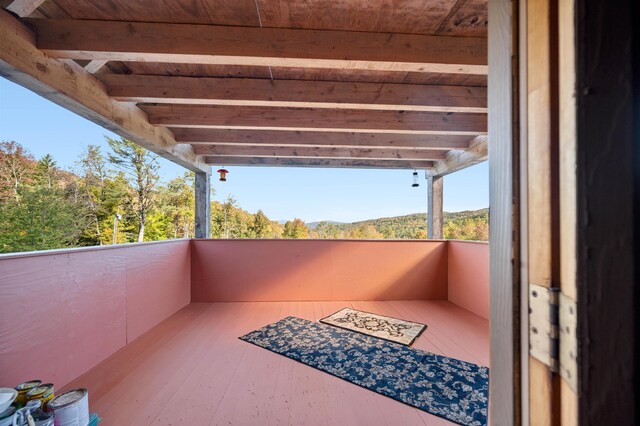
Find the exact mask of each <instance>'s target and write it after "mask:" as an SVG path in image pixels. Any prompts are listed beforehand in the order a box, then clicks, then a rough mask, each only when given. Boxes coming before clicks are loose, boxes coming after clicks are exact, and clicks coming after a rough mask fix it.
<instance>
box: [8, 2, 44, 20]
mask: <svg viewBox="0 0 640 426" xmlns="http://www.w3.org/2000/svg"><path fill="white" fill-rule="evenodd" d="M42 3H44V0H14V1H12V2H11V4H10V5H9V6H7V10H8V11H11V12H13V13H15V14H16V15H18V16H19V17H21V18H26V17H27V16H29V15H31V14H32V13H33V12H34V11H35V10H36V9H37V8H39V7H40V5H41V4H42Z"/></svg>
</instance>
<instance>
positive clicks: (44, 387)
mask: <svg viewBox="0 0 640 426" xmlns="http://www.w3.org/2000/svg"><path fill="white" fill-rule="evenodd" d="M52 390H53V383H44V384H41V385H38V386H36V387H34V388H32V389H31V390H30V391H29V392H27V397H29V396H34V395H41V394H44V393H47V392H49V391H52Z"/></svg>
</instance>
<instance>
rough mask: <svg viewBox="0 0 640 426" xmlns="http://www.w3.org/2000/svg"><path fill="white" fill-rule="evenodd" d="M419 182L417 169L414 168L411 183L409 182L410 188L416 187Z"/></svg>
mask: <svg viewBox="0 0 640 426" xmlns="http://www.w3.org/2000/svg"><path fill="white" fill-rule="evenodd" d="M419 186H420V184H419V183H418V171H417V170H414V171H413V183H412V184H411V187H412V188H417V187H419Z"/></svg>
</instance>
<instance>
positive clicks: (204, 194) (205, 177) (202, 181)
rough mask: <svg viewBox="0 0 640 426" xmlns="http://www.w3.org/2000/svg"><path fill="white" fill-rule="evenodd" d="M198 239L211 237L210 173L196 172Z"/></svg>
mask: <svg viewBox="0 0 640 426" xmlns="http://www.w3.org/2000/svg"><path fill="white" fill-rule="evenodd" d="M195 192H196V194H195V195H196V230H195V231H196V238H209V237H210V236H211V180H210V176H209V174H208V173H204V172H196V187H195Z"/></svg>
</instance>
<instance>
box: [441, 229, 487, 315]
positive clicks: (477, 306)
mask: <svg viewBox="0 0 640 426" xmlns="http://www.w3.org/2000/svg"><path fill="white" fill-rule="evenodd" d="M447 245H448V261H447V269H448V280H447V281H448V288H449V301H450V302H452V303H455V304H456V305H458V306H461V307H463V308H465V309H466V310H468V311H471V312H473V313H475V314H478V315H480V316H481V317H483V318H485V319H489V244H487V243H484V242H471V241H449V242H448V243H447Z"/></svg>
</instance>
